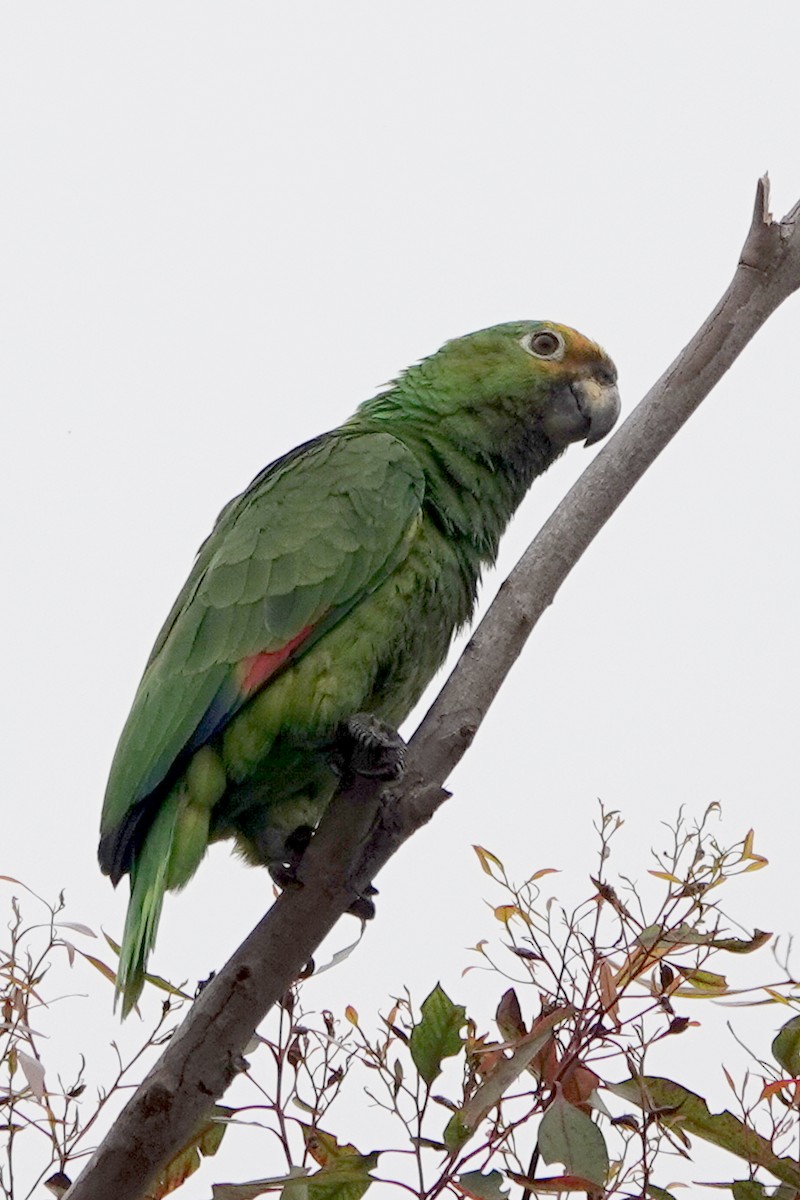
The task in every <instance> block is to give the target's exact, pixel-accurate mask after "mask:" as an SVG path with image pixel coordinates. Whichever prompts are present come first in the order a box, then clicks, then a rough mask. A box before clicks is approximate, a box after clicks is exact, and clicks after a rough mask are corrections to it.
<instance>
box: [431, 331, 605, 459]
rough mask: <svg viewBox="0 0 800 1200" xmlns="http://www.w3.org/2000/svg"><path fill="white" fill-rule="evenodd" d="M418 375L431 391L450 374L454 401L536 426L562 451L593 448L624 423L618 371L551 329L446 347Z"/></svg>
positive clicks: (596, 352) (595, 350)
mask: <svg viewBox="0 0 800 1200" xmlns="http://www.w3.org/2000/svg"><path fill="white" fill-rule="evenodd" d="M420 367H421V368H422V369H423V372H424V373H425V374H427V375H428V376H429V379H430V382H431V383H432V382H434V380H433V378H432V377H433V376H435V375H438V374H439V373H440V372H442V373H444V374H445V375H446V376H447V378H448V379H449V381H450V383H451V388H450V389H449V390H450V394H451V395H452V394H453V393H455V392H457V393H458V394H460V395H461V396H464V395H468V396H471V397H472V398H474V401H475V402H476V403H478V404H483V405H486V406H487V407H488V408H490V409H494V410H495V411H497V412H502V413H504V414H505V415H506V416H507V417H508V418H509V419H511V420H512V421H513V420H519V421H522V422H523V423H525V424H526V425H529V424H531V423H535V424H536V425H538V427H539V428H540V429H541V430H542V432H544V433H545V434H546V436H547V437H548V439H549V440H550V441H551V443H552V444H553V445H554V446H555V447H556V448H558V449H562V448H564V447H565V446H567V445H568V444H569V443H570V442H579V441H582V442H583V443H584V445H586V446H592V445H594V443H595V442H599V441H600V440H601V439H602V438H604V437H605V436H606V434H607V433H609V432H610V430H611V429H612V428H613V426H614V424H615V423H616V420H617V417H618V416H619V411H620V400H619V392H618V390H617V370H616V367H615V366H614V363H613V362H612V361H611V359H610V358H609V357H608V355H607V354H606V352H605V351H604V350H603V349H602V348H601V347H600V346H598V345H597V343H596V342H592V341H590V340H589V339H588V338H586V337H584V336H583V334H581V333H578V332H577V330H575V329H571V328H570V327H569V326H568V325H558V324H556V323H555V322H553V321H516V322H511V323H509V324H506V325H494V326H492V327H491V328H489V329H481V330H478V332H477V333H472V334H469V335H468V336H467V337H463V338H456V339H455V340H453V341H450V342H447V343H446V344H445V345H444V346H443V347H442V348H441V350H439V351H438V352H437V353H436V354H434V355H432V356H431V358H429V359H426V360H425V361H424V362H423V363H421V364H420ZM426 368H427V370H426ZM453 385H455V386H453Z"/></svg>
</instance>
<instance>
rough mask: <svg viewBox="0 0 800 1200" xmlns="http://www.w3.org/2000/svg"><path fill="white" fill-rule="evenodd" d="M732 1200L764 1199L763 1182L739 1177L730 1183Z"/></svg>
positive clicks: (765, 1194)
mask: <svg viewBox="0 0 800 1200" xmlns="http://www.w3.org/2000/svg"><path fill="white" fill-rule="evenodd" d="M731 1192H732V1193H733V1200H766V1197H767V1192H766V1188H765V1187H764V1185H763V1183H756V1182H755V1180H754V1179H739V1180H737V1181H736V1182H735V1183H732V1184H731Z"/></svg>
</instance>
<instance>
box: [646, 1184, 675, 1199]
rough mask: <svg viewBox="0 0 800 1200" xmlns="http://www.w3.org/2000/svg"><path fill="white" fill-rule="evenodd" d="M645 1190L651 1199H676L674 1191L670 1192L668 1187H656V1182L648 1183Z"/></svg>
mask: <svg viewBox="0 0 800 1200" xmlns="http://www.w3.org/2000/svg"><path fill="white" fill-rule="evenodd" d="M645 1191H646V1192H647V1194H648V1196H650V1198H651V1200H675V1197H674V1196H673V1194H672V1192H668V1191H667V1189H666V1188H660V1187H656V1185H655V1184H654V1183H648V1184H647V1186H646V1187H645Z"/></svg>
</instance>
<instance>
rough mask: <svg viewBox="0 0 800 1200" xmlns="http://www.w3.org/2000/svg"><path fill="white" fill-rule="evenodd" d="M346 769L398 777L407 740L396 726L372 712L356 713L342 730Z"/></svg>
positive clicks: (400, 772) (385, 777)
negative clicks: (393, 726)
mask: <svg viewBox="0 0 800 1200" xmlns="http://www.w3.org/2000/svg"><path fill="white" fill-rule="evenodd" d="M340 746H341V749H342V751H343V755H342V757H343V758H344V766H345V773H347V772H352V773H353V774H355V775H366V776H368V777H369V778H370V779H397V778H398V777H399V776H400V775H402V774H403V769H404V767H405V763H406V744H405V742H404V741H403V739H402V738H401V737H400V734H399V733H398V732H397V730H396V729H392V727H391V725H387V724H386V722H385V721H381V720H380V718H379V717H376V716H374V715H373V714H372V713H363V712H362V713H355V715H354V716H352V717H350V719H349V721H347V723H346V724H345V726H344V729H343V730H342V735H341V737H340Z"/></svg>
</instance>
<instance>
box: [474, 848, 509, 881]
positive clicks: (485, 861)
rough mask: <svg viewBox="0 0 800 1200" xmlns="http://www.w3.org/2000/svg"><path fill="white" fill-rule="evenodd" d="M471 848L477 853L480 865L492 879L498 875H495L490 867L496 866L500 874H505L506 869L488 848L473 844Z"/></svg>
mask: <svg viewBox="0 0 800 1200" xmlns="http://www.w3.org/2000/svg"><path fill="white" fill-rule="evenodd" d="M472 849H473V850H474V851H475V853H476V854H477V856H478V862H479V863H480V864H481V867H482V868H483V870H484V871H485V872H486V874H487V875H489V876H491V878H492V879H497V878H498V876H497V875H495V873H494V871H493V870H492V867H497V870H498V872H499V874H500V876H503V875H505V871H506V869H505V867H504V866H503V864H502V863H501V862H500V859H499V858H498V857H497V856H496V855H495V854H492V853H491V851H489V850H484V848H483V846H473V847H472Z"/></svg>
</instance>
